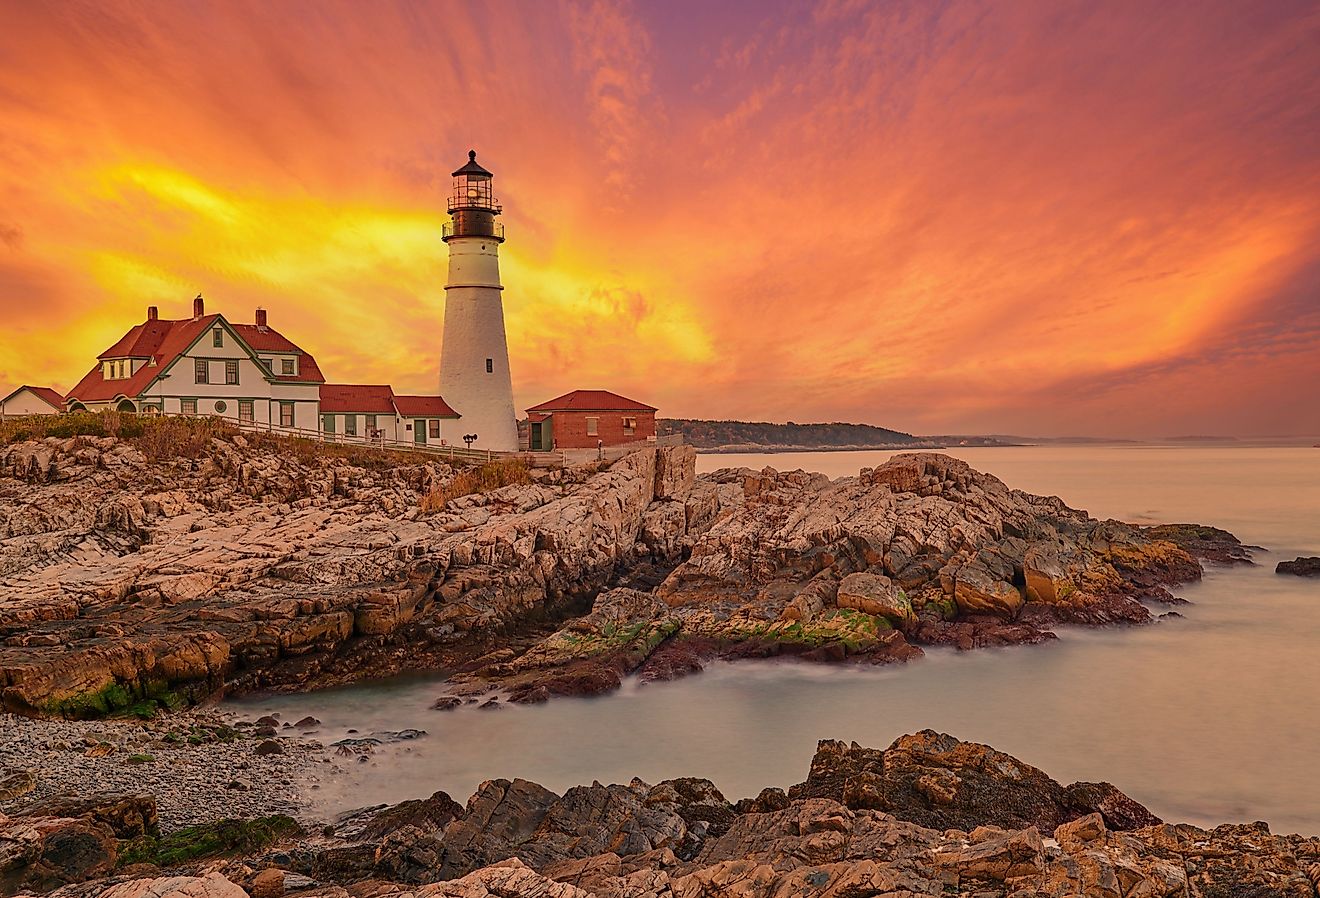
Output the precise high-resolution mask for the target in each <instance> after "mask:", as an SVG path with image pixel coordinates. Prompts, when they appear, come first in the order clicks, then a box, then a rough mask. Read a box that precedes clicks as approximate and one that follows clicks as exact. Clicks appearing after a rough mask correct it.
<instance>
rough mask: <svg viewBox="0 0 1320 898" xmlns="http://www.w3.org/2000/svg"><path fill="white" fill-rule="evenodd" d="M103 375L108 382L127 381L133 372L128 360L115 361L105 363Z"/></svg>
mask: <svg viewBox="0 0 1320 898" xmlns="http://www.w3.org/2000/svg"><path fill="white" fill-rule="evenodd" d="M103 373H104V377H105V379H106V380H127V379H128V378H129V377H131V376H132V374H133V370H132V367H131V365H130V364H129V361H128V359H113V360H111V361H109V362H106V363H105V369H104V372H103Z"/></svg>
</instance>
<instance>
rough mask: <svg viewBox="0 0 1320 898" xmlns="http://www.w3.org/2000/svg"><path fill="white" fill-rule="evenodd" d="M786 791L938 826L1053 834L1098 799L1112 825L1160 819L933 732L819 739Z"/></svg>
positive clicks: (1116, 795) (1092, 788)
mask: <svg viewBox="0 0 1320 898" xmlns="http://www.w3.org/2000/svg"><path fill="white" fill-rule="evenodd" d="M1109 790H1112V792H1111V791H1109ZM788 797H789V798H790V799H793V800H799V799H805V798H829V799H832V800H835V801H838V802H841V803H842V804H844V805H846V806H848V807H850V808H853V809H874V810H881V811H885V812H887V813H890V814H893V815H894V816H896V817H899V818H900V819H903V820H910V821H912V822H914V823H918V824H920V825H922V826H929V827H933V828H937V829H949V828H957V829H967V830H970V829H974V828H975V827H977V826H983V825H992V826H998V827H1001V828H1004V829H1024V828H1028V827H1036V828H1037V829H1041V830H1045V831H1046V832H1052V831H1053V830H1054V828H1055V827H1057V826H1058V825H1059V824H1060V823H1062V822H1064V821H1067V820H1071V819H1073V818H1075V817H1080V816H1083V815H1084V814H1086V813H1089V812H1091V811H1098V810H1099V807H1096V805H1103V806H1104V807H1107V808H1109V809H1110V810H1111V813H1112V814H1113V817H1114V820H1113V823H1112V824H1111V825H1112V826H1113V827H1114V828H1115V829H1136V828H1138V827H1142V826H1147V825H1149V824H1151V823H1154V822H1158V818H1156V817H1155V816H1154V815H1152V814H1151V813H1150V812H1149V811H1147V810H1146V809H1145V808H1144V807H1142V806H1141V805H1139V804H1138V803H1137V802H1135V801H1133V800H1132V799H1130V798H1128V797H1127V796H1125V795H1123V794H1122V793H1121V792H1119V791H1118V790H1117V789H1114V787H1112V786H1109V785H1108V784H1107V783H1106V784H1098V785H1096V784H1075V785H1074V786H1072V787H1068V788H1065V787H1064V786H1062V785H1060V784H1059V783H1057V782H1055V781H1054V780H1053V779H1051V778H1050V777H1049V776H1048V775H1046V774H1045V773H1044V772H1043V771H1041V770H1038V769H1036V768H1035V767H1032V766H1030V765H1029V764H1024V763H1023V762H1021V761H1019V760H1017V759H1016V758H1013V757H1011V756H1009V755H1006V754H1004V753H1003V752H999V751H996V750H995V749H993V748H991V747H989V746H987V745H981V744H979V743H975V742H962V741H960V740H958V739H955V738H954V737H952V736H949V735H946V734H943V733H937V732H935V731H934V730H922V731H921V732H919V733H914V734H912V735H908V736H901V737H899V738H898V739H897V740H895V741H894V743H893V744H892V745H890V746H889V748H887V749H885V750H884V751H879V750H876V749H869V748H863V747H861V746H859V745H856V744H853V745H848V744H845V743H843V742H836V741H832V740H825V741H822V742H821V743H820V744H819V745H818V746H817V748H816V755H815V757H813V758H812V761H811V773H810V775H809V776H808V777H807V780H806V782H804V783H800V784H798V785H796V786H793V787H792V788H791V789H789V790H788Z"/></svg>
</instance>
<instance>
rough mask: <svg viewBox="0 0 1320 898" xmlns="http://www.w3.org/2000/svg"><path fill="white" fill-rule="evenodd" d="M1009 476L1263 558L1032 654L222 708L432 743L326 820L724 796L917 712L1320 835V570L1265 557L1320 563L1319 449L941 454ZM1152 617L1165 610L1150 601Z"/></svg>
mask: <svg viewBox="0 0 1320 898" xmlns="http://www.w3.org/2000/svg"><path fill="white" fill-rule="evenodd" d="M892 454H893V453H888V452H837V453H803V454H777V455H736V456H735V455H703V456H701V457H700V458H699V461H698V467H699V469H700V470H702V471H710V470H714V469H716V468H720V467H738V466H747V467H754V468H761V467H765V466H767V465H768V466H772V467H776V468H779V469H781V470H782V469H791V468H804V469H807V470H815V471H822V472H824V473H826V474H828V475H830V476H832V477H838V476H845V475H851V474H855V473H857V471H858V470H859V469H860V468H861V467H864V466H872V465H876V464H880V463H882V462H883V461H884V460H885V459H887V458H889V457H890V456H891V455H892ZM949 454H952V455H956V456H958V457H960V458H963V459H966V460H967V461H968V462H969V463H971V464H972V465H973V466H974V467H976V468H979V469H981V470H984V471H989V472H991V473H994V474H996V475H998V476H999V477H1001V478H1003V479H1004V480H1005V481H1006V482H1007V483H1008V484H1009V485H1010V486H1013V487H1018V488H1021V489H1025V490H1029V491H1031V492H1037V493H1046V494H1054V495H1058V496H1061V497H1062V498H1063V499H1064V500H1065V501H1067V502H1068V503H1069V504H1070V505H1072V506H1074V507H1079V508H1084V509H1086V510H1087V511H1089V512H1090V513H1091V514H1093V515H1096V516H1099V517H1114V518H1119V519H1122V520H1126V521H1131V522H1135V523H1151V522H1183V521H1193V522H1198V523H1206V524H1213V525H1215V526H1219V527H1223V528H1226V529H1228V530H1231V531H1232V532H1233V533H1235V534H1236V535H1237V536H1238V537H1240V538H1241V539H1242V540H1243V541H1244V542H1246V543H1251V544H1255V545H1260V546H1265V547H1267V549H1268V551H1265V552H1260V553H1257V561H1258V565H1257V566H1256V567H1238V568H1220V567H1211V568H1210V569H1209V570H1208V571H1207V573H1206V576H1205V579H1204V581H1202V582H1201V583H1199V584H1191V585H1188V586H1186V587H1183V588H1182V589H1181V590H1179V593H1180V594H1181V595H1182V596H1183V597H1185V598H1187V599H1189V600H1190V601H1191V602H1192V603H1193V604H1192V605H1188V606H1182V607H1180V608H1178V610H1179V611H1180V612H1181V613H1182V614H1184V615H1185V617H1184V618H1183V619H1170V620H1164V621H1160V622H1158V623H1156V624H1154V625H1151V626H1148V627H1139V628H1128V629H1105V630H1086V629H1074V628H1069V629H1065V630H1062V631H1061V632H1060V633H1059V636H1060V638H1059V640H1058V641H1057V642H1053V643H1051V644H1048V645H1044V646H1024V647H1016V648H1008V649H993V650H982V651H974V652H969V653H957V652H954V651H950V650H933V651H928V652H927V656H926V657H925V658H924V659H921V660H918V661H916V662H913V663H910V664H906V665H897V666H891V667H882V668H871V667H865V668H862V667H852V666H822V665H810V664H805V663H797V662H741V663H738V664H714V665H711V666H710V667H709V668H708V669H707V670H706V671H705V672H704V673H702V674H698V675H696V676H692V677H689V678H687V679H684V680H680V681H677V682H674V683H661V684H652V685H647V686H643V687H639V686H636V685H635V684H632V683H628V684H625V687H624V689H623V690H621V691H620V692H619V693H617V694H614V695H611V696H606V697H603V698H592V699H558V700H554V701H551V702H550V703H548V704H545V705H537V706H529V707H516V706H508V707H505V708H502V709H499V710H478V709H475V708H464V709H460V710H458V711H448V712H440V711H432V710H430V709H429V705H430V704H431V702H432V701H433V700H434V699H435V697H436V695H437V694H438V693H439V691H440V689H439V683H440V682H441V681H440V678H438V677H411V678H398V679H394V680H391V681H388V682H381V683H372V684H364V685H360V686H354V687H348V688H343V689H334V690H325V691H321V692H316V693H310V694H306V695H295V696H269V697H251V698H247V699H243V700H240V701H236V702H232V703H231V704H230V707H233V708H236V709H239V710H240V711H241V712H242V713H244V714H247V715H251V716H256V715H257V714H258V713H259V712H269V711H278V712H280V713H281V716H282V718H283V719H284V720H286V721H292V720H296V719H298V718H299V717H302V716H303V715H307V714H311V715H314V716H316V717H317V718H319V719H320V720H321V721H322V722H323V725H322V726H321V727H320V728H319V730H318V733H317V738H320V739H322V740H324V741H326V742H329V741H333V740H336V739H339V738H343V737H344V736H345V735H346V734H347V730H348V729H350V728H354V729H357V730H358V731H360V733H361V734H362V735H368V734H370V733H371V732H373V731H378V730H380V731H384V730H401V729H404V728H409V727H412V728H417V729H422V730H426V731H427V732H428V733H429V735H428V736H427V737H426V738H423V739H417V740H413V741H409V742H403V743H397V744H393V745H389V746H386V747H384V748H381V749H378V750H377V751H376V752H375V753H374V754H373V755H371V756H369V760H368V761H367V762H365V763H352V761H351V759H342V760H339V761H337V762H336V763H335V764H334V765H327V767H326V769H325V770H324V771H323V772H322V774H321V776H320V777H319V779H320V782H319V784H318V787H317V789H316V790H315V791H312V792H310V795H311V796H312V797H313V801H314V803H315V805H316V809H317V810H318V811H320V812H322V813H325V814H327V815H328V814H333V813H335V812H338V811H342V810H345V809H349V808H353V807H358V806H362V805H366V804H374V803H379V802H394V801H399V800H402V799H405V798H415V797H419V796H424V795H429V794H430V793H431V792H433V791H436V790H444V791H446V792H448V793H450V794H451V795H452V796H454V797H455V798H457V799H458V800H459V801H462V800H464V799H466V798H467V796H468V795H469V794H471V793H472V791H473V790H474V789H475V788H476V786H477V784H478V783H480V782H481V781H482V780H485V779H489V778H496V777H506V778H513V777H517V776H521V777H525V778H527V779H531V780H535V781H536V782H539V783H542V784H543V785H545V786H547V787H549V788H551V789H555V790H557V791H562V790H563V789H565V788H567V787H569V786H572V785H576V784H579V783H590V782H592V781H593V780H595V781H600V782H627V781H628V780H629V779H630V778H631V777H634V776H637V777H641V778H642V779H643V780H646V781H648V782H656V781H658V780H661V779H664V778H666V777H673V776H705V777H709V778H710V779H712V780H714V782H715V783H716V784H717V785H718V786H719V787H720V789H722V790H723V791H724V793H725V795H726V796H728V797H729V798H730V799H737V798H740V797H743V796H747V795H754V794H755V793H756V792H757V791H759V790H760V789H761V788H762V787H764V786H769V785H773V786H782V787H786V786H788V785H791V784H792V783H796V782H800V781H802V780H803V779H805V777H806V773H807V767H808V764H809V761H810V759H811V755H812V751H813V749H814V748H815V744H816V740H818V739H824V738H835V739H845V740H856V741H857V742H859V743H861V744H863V745H868V746H873V747H884V746H886V745H888V744H889V743H890V741H892V740H893V739H894V737H896V736H898V735H900V734H902V733H905V732H911V731H914V730H918V729H922V728H924V727H931V728H934V729H937V730H942V731H944V732H948V733H952V734H954V735H956V736H958V737H960V738H963V739H969V740H975V741H978V742H986V743H989V744H991V745H993V746H995V747H996V748H999V749H1001V750H1003V751H1006V752H1009V753H1010V754H1013V755H1016V756H1018V757H1019V758H1021V759H1023V760H1025V761H1027V762H1029V763H1031V764H1034V765H1036V766H1038V767H1040V768H1042V769H1044V770H1045V771H1046V772H1047V773H1049V774H1050V775H1051V776H1053V777H1054V778H1055V779H1057V780H1060V781H1061V782H1064V783H1067V782H1071V781H1073V780H1108V781H1110V782H1113V783H1114V784H1115V785H1117V786H1118V787H1119V788H1121V789H1122V790H1123V791H1125V792H1127V793H1128V794H1129V795H1131V796H1132V797H1134V798H1136V799H1137V800H1139V801H1141V802H1143V803H1144V804H1146V805H1148V806H1149V807H1150V808H1151V809H1152V810H1153V811H1154V812H1155V813H1157V814H1159V815H1160V816H1162V817H1164V818H1165V819H1168V820H1173V821H1188V822H1191V823H1197V824H1214V823H1220V822H1228V821H1250V820H1266V821H1268V822H1269V823H1270V825H1271V827H1272V828H1273V829H1274V831H1275V832H1301V833H1306V834H1315V833H1320V775H1317V770H1316V761H1317V757H1318V755H1317V752H1320V656H1317V652H1316V648H1317V636H1320V581H1315V580H1306V579H1303V578H1299V577H1289V576H1281V575H1277V574H1275V573H1274V565H1275V563H1276V562H1277V561H1279V560H1283V559H1289V558H1293V557H1295V556H1297V555H1320V449H1310V448H1295V449H1278V448H1199V447H1198V448H1184V447H1178V448H1154V447H1140V448H1135V447H1133V448H1128V447H1122V448H1117V447H1086V448H1072V447H1069V448H1040V447H1032V448H1021V449H1018V448H997V449H962V450H951V451H950V453H949ZM1156 610H1157V611H1160V610H1163V609H1156Z"/></svg>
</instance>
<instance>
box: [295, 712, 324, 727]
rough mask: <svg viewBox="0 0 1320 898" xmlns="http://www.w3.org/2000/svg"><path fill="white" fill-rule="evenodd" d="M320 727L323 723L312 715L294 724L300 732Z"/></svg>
mask: <svg viewBox="0 0 1320 898" xmlns="http://www.w3.org/2000/svg"><path fill="white" fill-rule="evenodd" d="M320 725H321V721H319V720H317V719H316V718H315V717H312V716H310V715H308V716H307V717H304V718H303V719H302V720H300V721H298V722H297V723H295V724H294V726H296V727H297V728H298V729H300V730H307V729H311V728H312V727H318V726H320Z"/></svg>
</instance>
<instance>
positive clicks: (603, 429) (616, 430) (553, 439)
mask: <svg viewBox="0 0 1320 898" xmlns="http://www.w3.org/2000/svg"><path fill="white" fill-rule="evenodd" d="M655 412H656V410H655V409H654V408H653V407H651V406H649V405H645V404H643V403H641V402H638V401H637V400H635V399H628V398H627V397H624V396H620V395H619V394H618V393H611V392H609V391H608V390H574V391H573V392H572V393H565V394H564V395H563V396H560V397H558V398H556V399H551V400H550V401H549V402H542V403H541V404H540V405H534V406H532V407H531V408H529V409H527V424H528V444H529V448H530V449H531V450H532V451H533V452H548V451H550V450H553V449H595V448H597V447H598V446H620V445H623V444H625V443H639V442H644V441H647V440H654V439H655Z"/></svg>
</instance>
